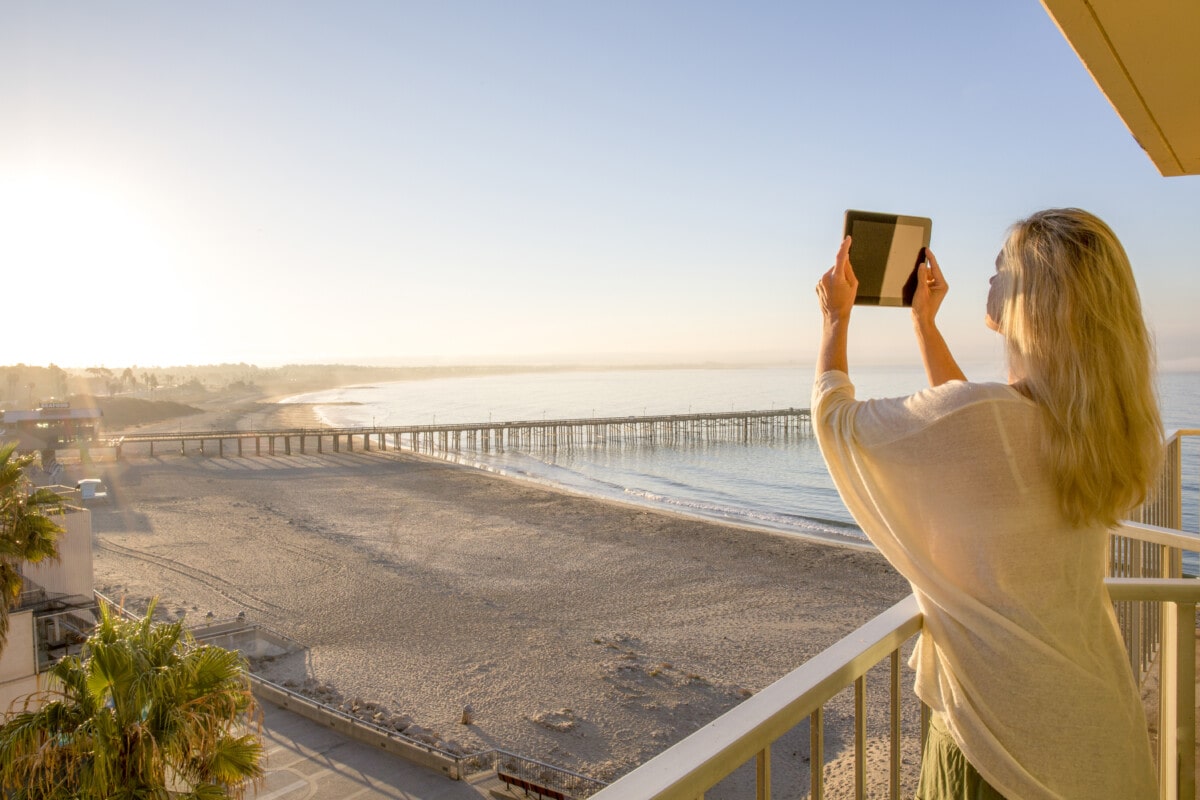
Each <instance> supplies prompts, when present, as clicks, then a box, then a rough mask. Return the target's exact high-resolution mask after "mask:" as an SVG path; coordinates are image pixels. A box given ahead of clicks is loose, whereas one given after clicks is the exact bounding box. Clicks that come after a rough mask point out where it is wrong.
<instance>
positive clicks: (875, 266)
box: [842, 209, 933, 306]
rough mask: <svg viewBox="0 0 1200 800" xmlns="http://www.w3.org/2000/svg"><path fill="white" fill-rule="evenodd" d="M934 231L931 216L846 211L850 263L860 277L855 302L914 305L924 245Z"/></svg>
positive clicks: (923, 255) (927, 243) (926, 244)
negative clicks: (918, 268)
mask: <svg viewBox="0 0 1200 800" xmlns="http://www.w3.org/2000/svg"><path fill="white" fill-rule="evenodd" d="M932 231H933V220H931V219H929V218H928V217H908V216H904V215H901V214H880V213H878V212H876V211H855V210H853V209H851V210H848V211H847V212H846V229H845V232H844V233H843V234H842V235H843V236H850V237H852V240H851V242H850V264H851V265H852V266H853V267H854V275H855V276H856V277H857V278H858V297H857V298H855V300H854V303H855V305H866V306H911V305H912V301H913V293H914V292H915V291H916V289H917V267H918V266H919V265H920V264H923V263H925V248H926V247H928V246H929V236H930V234H931V233H932Z"/></svg>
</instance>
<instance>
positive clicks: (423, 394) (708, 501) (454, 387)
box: [285, 367, 1200, 572]
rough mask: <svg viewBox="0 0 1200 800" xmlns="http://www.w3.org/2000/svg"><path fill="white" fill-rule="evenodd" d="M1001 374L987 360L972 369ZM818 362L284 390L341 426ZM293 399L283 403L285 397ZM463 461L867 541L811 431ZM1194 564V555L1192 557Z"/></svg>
mask: <svg viewBox="0 0 1200 800" xmlns="http://www.w3.org/2000/svg"><path fill="white" fill-rule="evenodd" d="M966 371H967V374H968V375H971V376H972V377H973V378H975V379H978V380H999V379H1000V378H1001V375H1000V373H999V372H995V373H994V374H988V368H983V369H979V368H975V369H967V370H966ZM812 375H813V371H812V369H811V368H808V367H805V368H801V367H764V368H725V369H630V370H591V371H587V370H580V371H560V372H537V373H517V374H507V375H490V376H479V377H474V376H473V377H461V378H437V379H431V380H420V381H402V382H396V383H384V384H378V385H366V386H349V387H343V388H339V389H333V390H329V391H323V392H316V393H311V394H306V395H300V396H297V397H293V398H289V401H291V402H306V403H313V404H314V405H315V406H316V410H317V413H318V414H319V415H320V416H321V418H322V419H323V420H324V421H325V422H327V423H329V424H330V425H335V426H352V425H379V426H390V425H426V424H437V423H454V422H483V421H495V422H507V421H516V420H542V419H578V418H581V417H624V416H643V415H647V414H649V415H656V414H683V413H698V412H716V411H751V410H769V409H782V408H807V407H808V405H809V394H810V392H811V389H812ZM852 376H853V378H854V381H855V385H856V393H857V396H858V397H860V398H865V397H894V396H901V395H906V394H911V393H912V392H915V391H917V390H919V389H921V388H924V386H925V385H926V383H925V375H924V372H923V370H922V369H921V368H920V367H887V368H879V367H876V368H870V367H856V368H853V369H852ZM1159 393H1160V398H1161V403H1162V408H1163V417H1164V423H1165V425H1166V428H1167V430H1168V431H1171V430H1175V429H1179V428H1187V427H1200V373H1164V374H1162V375H1161V376H1160V378H1159ZM285 402H287V401H285ZM456 460H459V461H460V462H461V463H466V464H469V465H471V466H474V467H478V468H481V469H486V470H490V471H493V472H498V473H502V474H506V475H512V476H515V477H519V478H523V479H526V480H531V481H535V482H540V483H545V484H550V485H554V486H558V487H561V488H565V489H568V490H571V491H574V492H580V493H583V494H588V495H593V496H597V497H602V498H606V499H612V500H620V501H624V502H630V503H636V504H642V505H645V506H649V507H654V508H659V509H664V510H669V511H674V512H677V513H684V514H690V515H693V516H697V517H703V518H707V519H714V520H719V521H722V522H728V523H734V524H738V525H745V526H750V527H754V528H761V529H766V530H771V531H776V532H783V533H792V534H798V535H804V536H815V537H819V538H834V539H838V540H843V541H847V542H850V543H861V544H866V538H865V537H864V536H863V534H862V532H861V531H860V530H859V529H858V527H857V526H856V525H855V524H854V521H853V519H852V518H851V517H850V514H849V512H847V511H846V508H845V506H844V505H843V504H842V501H841V499H840V498H839V497H838V494H837V491H836V490H835V489H834V487H833V484H832V482H831V481H830V479H829V475H828V473H827V472H826V470H825V465H824V462H823V461H822V459H821V454H820V451H819V449H818V448H817V443H816V440H815V439H812V438H800V439H792V440H788V441H758V442H753V441H752V442H748V443H741V442H704V443H692V444H682V445H664V444H649V443H626V444H622V445H614V444H598V445H595V446H585V447H580V446H576V447H573V448H558V449H533V450H517V449H512V448H508V449H506V450H505V451H503V452H491V453H482V452H469V453H465V454H462V455H461V456H459V457H457V459H456ZM1184 475H1185V480H1184V528H1185V530H1190V531H1200V526H1198V524H1197V501H1198V498H1200V485H1198V480H1200V437H1192V439H1191V441H1190V442H1188V446H1187V447H1185V449H1184ZM1189 560H1190V561H1191V562H1192V563H1191V566H1192V567H1193V569H1191V570H1189V571H1193V572H1194V571H1195V568H1196V567H1197V566H1200V565H1197V564H1196V562H1195V559H1189Z"/></svg>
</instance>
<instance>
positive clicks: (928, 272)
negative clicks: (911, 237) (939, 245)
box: [912, 249, 950, 325]
mask: <svg viewBox="0 0 1200 800" xmlns="http://www.w3.org/2000/svg"><path fill="white" fill-rule="evenodd" d="M925 260H926V261H925V264H924V265H923V266H919V267H917V289H916V292H914V294H913V304H912V315H913V320H914V321H915V322H916V323H917V324H919V325H920V324H932V323H933V320H934V317H936V316H937V312H938V309H939V308H941V307H942V300H944V299H946V292H948V291H950V286H949V284H947V283H946V278H945V276H943V275H942V270H941V267H939V266H938V262H937V258H936V257H935V256H934V255H933V251H932V250H929V249H926V250H925Z"/></svg>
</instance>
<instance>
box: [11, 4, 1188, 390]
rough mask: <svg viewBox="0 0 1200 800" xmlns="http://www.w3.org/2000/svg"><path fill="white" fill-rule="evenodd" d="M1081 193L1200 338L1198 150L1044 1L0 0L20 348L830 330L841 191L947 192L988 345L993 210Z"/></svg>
mask: <svg viewBox="0 0 1200 800" xmlns="http://www.w3.org/2000/svg"><path fill="white" fill-rule="evenodd" d="M1061 205H1078V206H1082V207H1084V208H1087V209H1089V210H1092V211H1094V212H1095V213H1097V214H1099V215H1100V216H1101V217H1103V218H1105V219H1106V220H1107V221H1108V222H1109V223H1110V224H1111V225H1112V226H1113V228H1114V229H1115V230H1116V231H1117V234H1118V235H1119V236H1120V237H1121V238H1122V240H1123V241H1124V243H1125V245H1126V248H1127V250H1128V251H1129V253H1130V256H1131V258H1132V260H1133V263H1134V267H1135V270H1136V271H1137V274H1138V278H1139V281H1140V286H1141V290H1142V295H1143V300H1144V303H1145V305H1146V307H1147V310H1148V315H1149V318H1150V320H1151V324H1152V326H1153V327H1154V329H1155V331H1156V334H1157V337H1158V343H1159V351H1160V357H1161V360H1162V361H1163V362H1164V363H1165V364H1168V365H1174V366H1178V365H1180V364H1183V363H1189V362H1187V359H1191V360H1190V365H1191V366H1192V367H1194V368H1200V347H1197V345H1198V344H1200V321H1198V318H1200V317H1198V315H1197V314H1196V312H1195V307H1196V302H1197V300H1198V299H1200V255H1198V253H1200V248H1198V247H1197V244H1196V239H1197V229H1198V225H1197V220H1200V178H1186V177H1185V178H1171V179H1166V178H1162V177H1160V176H1159V175H1158V173H1157V171H1156V170H1155V169H1154V167H1153V166H1152V164H1151V163H1150V161H1149V159H1148V158H1147V157H1146V156H1145V154H1144V153H1142V151H1141V150H1140V148H1139V147H1138V145H1137V144H1136V143H1135V142H1134V140H1133V139H1132V137H1131V136H1130V134H1129V133H1128V131H1127V129H1126V128H1125V126H1124V124H1123V123H1122V122H1121V120H1120V119H1119V118H1118V116H1117V115H1116V113H1115V112H1114V111H1113V109H1112V108H1111V106H1110V105H1109V103H1108V101H1107V100H1106V99H1105V98H1104V96H1103V95H1102V94H1101V93H1100V91H1099V90H1098V89H1097V87H1096V86H1095V84H1094V83H1093V81H1092V79H1091V77H1090V76H1089V75H1088V74H1087V72H1086V70H1085V69H1084V67H1083V66H1082V65H1081V64H1080V62H1079V60H1078V59H1077V57H1076V56H1075V54H1074V53H1073V52H1072V50H1071V49H1070V47H1069V45H1068V44H1067V43H1066V41H1065V40H1064V39H1063V38H1062V36H1061V34H1060V33H1059V32H1058V30H1057V28H1056V27H1055V26H1054V24H1053V22H1052V21H1051V20H1050V18H1049V17H1048V16H1047V14H1046V13H1045V11H1044V10H1043V9H1042V7H1041V6H1040V4H1039V3H1037V2H1035V1H1034V0H1022V1H1021V2H1004V3H973V2H972V3H963V2H958V1H956V0H946V1H945V2H909V3H895V2H865V3H864V2H858V3H831V2H822V3H816V2H811V3H810V2H738V3H734V2H729V1H728V0H726V1H725V2H695V1H694V0H689V1H688V2H657V1H656V0H637V1H636V2H613V1H612V0H605V2H587V3H584V2H565V1H562V2H550V1H549V0H544V1H543V2H524V1H523V0H505V1H504V2H499V1H497V0H477V1H476V2H447V1H445V0H436V2H435V1H434V0H428V1H427V2H419V3H418V2H411V3H410V2H359V1H357V0H355V1H352V2H350V1H347V2H326V3H311V2H310V3H304V2H291V1H289V2H243V1H242V0H238V2H222V1H221V0H215V1H213V0H209V1H206V2H203V3H184V2H175V3H160V2H140V3H139V2H119V3H117V2H113V3H94V2H54V3H21V2H9V3H6V4H5V5H4V6H3V8H2V9H0V265H2V266H0V268H2V269H3V275H4V284H3V288H2V289H0V293H2V296H3V300H4V310H5V316H6V322H7V323H8V325H7V326H6V327H7V330H8V335H7V336H5V337H4V341H3V344H0V364H12V363H17V362H24V363H27V364H46V363H48V362H51V361H53V362H56V363H58V364H59V365H60V366H78V367H82V366H91V365H98V364H103V365H105V366H109V367H113V368H115V367H124V366H127V365H130V364H138V365H140V366H142V367H146V366H154V365H175V364H187V363H210V362H221V361H232V362H240V361H245V362H250V363H256V364H259V365H260V366H270V365H276V364H281V363H294V362H329V361H342V362H357V363H395V364H406V363H428V362H442V363H447V362H459V363H462V362H480V361H508V362H515V361H535V362H537V361H575V360H587V361H640V362H649V361H662V360H672V361H696V360H718V361H724V360H731V359H753V360H759V361H762V360H776V359H781V358H791V359H794V360H811V358H812V356H813V353H814V350H815V345H816V339H817V333H818V330H819V315H818V312H817V310H816V301H815V297H814V294H813V286H814V284H815V283H816V280H817V278H818V276H819V274H820V273H821V272H822V271H823V270H824V269H825V268H826V267H827V266H828V265H829V264H830V263H831V262H832V259H833V255H834V252H835V251H836V249H837V246H838V241H839V239H840V235H841V224H842V214H843V211H844V210H845V209H846V208H863V209H870V210H878V211H888V212H894V213H906V214H919V215H923V216H930V217H932V218H933V220H934V224H933V248H934V250H935V252H936V253H937V254H938V257H939V260H940V262H941V263H942V265H943V267H944V268H945V271H946V273H947V277H948V280H949V282H950V284H951V294H950V297H949V299H948V300H947V302H946V305H945V306H943V310H942V319H943V323H944V324H943V327H944V329H945V331H946V333H947V338H948V339H950V341H951V343H952V345H954V346H955V347H956V349H957V351H958V352H959V354H960V357H961V359H962V360H963V361H965V362H972V361H976V360H988V359H992V360H997V359H998V358H999V352H1000V348H999V343H998V342H997V341H996V339H995V336H994V334H991V333H990V332H988V331H986V330H985V329H984V327H983V325H982V318H983V310H984V298H985V296H986V289H987V278H988V276H989V275H990V273H991V271H992V269H993V260H994V257H995V254H996V251H997V249H998V248H999V246H1000V244H1001V242H1002V240H1003V237H1004V233H1005V229H1006V227H1007V226H1008V225H1009V224H1010V223H1011V222H1013V221H1014V220H1015V219H1017V218H1019V217H1021V216H1023V215H1025V214H1028V213H1029V212H1031V211H1034V210H1037V209H1039V208H1044V207H1047V206H1061ZM855 326H856V327H855V328H854V329H852V334H851V336H852V353H851V354H852V358H853V359H855V360H856V361H857V363H866V362H883V363H888V362H906V363H907V362H912V361H915V360H916V347H915V344H914V343H913V341H912V337H911V326H910V324H909V321H908V315H907V312H905V311H902V310H895V309H861V310H859V311H858V312H856V315H855Z"/></svg>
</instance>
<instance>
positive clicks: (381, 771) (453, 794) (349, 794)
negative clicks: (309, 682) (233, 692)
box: [248, 703, 489, 800]
mask: <svg viewBox="0 0 1200 800" xmlns="http://www.w3.org/2000/svg"><path fill="white" fill-rule="evenodd" d="M261 708H262V711H263V744H264V745H265V746H266V751H267V762H266V780H264V781H263V783H262V784H261V785H260V786H259V788H258V794H257V795H255V794H253V793H248V796H249V797H256V798H257V800H348V799H349V798H357V799H360V800H368V798H389V800H480V798H481V797H487V796H489V795H488V794H486V793H484V792H483V791H481V789H480V788H477V787H475V786H472V785H471V784H470V783H466V782H464V781H454V780H451V779H449V778H447V777H445V776H444V775H440V774H438V773H436V772H434V771H432V770H429V769H426V768H424V767H419V766H417V765H416V764H412V763H410V762H408V761H405V760H404V759H402V758H399V757H397V756H395V755H392V754H390V753H386V752H383V751H381V750H376V749H374V748H372V747H371V746H370V745H367V744H363V743H361V742H356V741H354V740H352V739H348V738H346V737H345V736H342V735H341V734H340V733H337V732H336V731H333V730H329V729H327V728H324V727H322V726H321V725H318V724H317V723H315V722H311V721H309V720H307V719H305V718H303V717H301V716H299V715H297V714H294V713H293V712H291V711H287V710H285V709H282V708H279V707H278V706H274V705H271V704H270V703H263V704H262V705H261Z"/></svg>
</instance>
